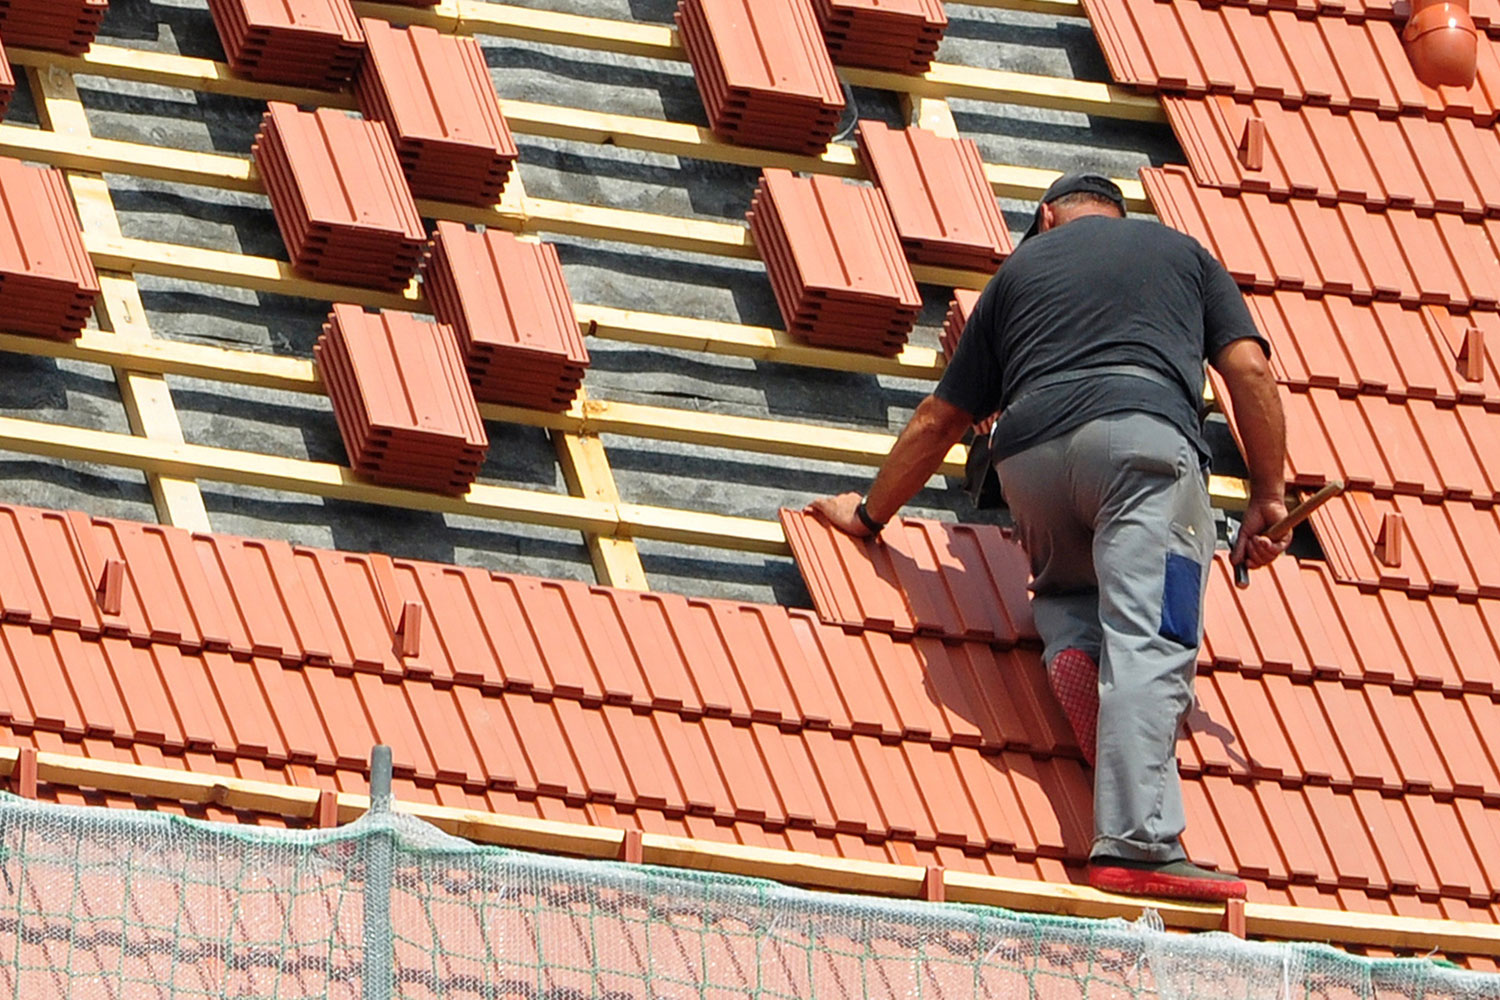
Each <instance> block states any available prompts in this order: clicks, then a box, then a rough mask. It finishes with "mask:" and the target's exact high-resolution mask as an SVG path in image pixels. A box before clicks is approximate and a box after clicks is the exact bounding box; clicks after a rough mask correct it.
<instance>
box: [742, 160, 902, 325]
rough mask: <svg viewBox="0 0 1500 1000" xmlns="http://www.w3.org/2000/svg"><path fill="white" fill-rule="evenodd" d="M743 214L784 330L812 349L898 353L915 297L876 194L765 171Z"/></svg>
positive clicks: (820, 179)
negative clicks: (779, 309)
mask: <svg viewBox="0 0 1500 1000" xmlns="http://www.w3.org/2000/svg"><path fill="white" fill-rule="evenodd" d="M748 218H749V220H750V231H751V232H752V233H753V234H754V236H755V244H756V246H757V247H758V248H759V249H760V255H761V259H762V260H764V261H765V262H766V271H767V272H768V273H769V275H770V278H771V287H772V288H773V289H774V290H775V293H776V304H777V305H778V306H779V307H780V308H781V316H782V319H783V320H784V321H785V322H786V327H787V329H788V330H789V331H791V332H792V333H794V334H796V335H797V336H799V337H801V338H802V339H803V340H805V341H807V342H808V343H809V344H814V345H817V346H820V347H847V348H852V349H854V350H860V351H869V352H872V353H875V354H896V353H899V352H900V350H901V348H902V347H903V346H904V345H905V344H906V338H907V335H908V334H910V333H911V328H912V325H913V324H914V323H915V322H916V319H917V313H918V312H919V311H921V308H922V298H921V296H920V295H919V294H918V293H917V285H916V282H915V281H914V280H913V278H912V274H911V268H909V267H908V266H907V263H906V259H905V257H904V256H903V255H902V252H901V242H900V240H899V239H898V238H897V236H896V229H895V226H894V225H893V224H892V223H891V216H890V212H889V210H888V209H887V208H886V205H885V202H884V201H883V200H882V199H881V197H880V192H878V191H876V190H875V189H874V188H872V187H869V186H867V185H863V184H849V183H845V182H844V181H841V180H839V179H838V178H836V177H828V176H826V175H819V176H815V177H796V176H794V175H793V174H792V173H791V172H790V171H787V170H782V169H779V168H771V169H767V170H766V171H764V173H763V174H762V175H761V181H760V187H759V188H757V189H756V193H755V198H754V199H753V200H752V202H751V208H750V212H749V213H748Z"/></svg>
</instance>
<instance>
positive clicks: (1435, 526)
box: [1311, 492, 1500, 600]
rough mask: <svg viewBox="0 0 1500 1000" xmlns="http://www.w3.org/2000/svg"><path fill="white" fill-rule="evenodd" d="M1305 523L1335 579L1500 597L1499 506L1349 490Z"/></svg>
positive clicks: (1416, 590)
mask: <svg viewBox="0 0 1500 1000" xmlns="http://www.w3.org/2000/svg"><path fill="white" fill-rule="evenodd" d="M1311 521H1312V524H1313V527H1314V529H1315V530H1316V532H1317V535H1318V538H1319V540H1320V541H1321V542H1322V544H1323V550H1324V553H1325V554H1326V556H1327V559H1328V566H1329V569H1330V570H1332V571H1333V574H1334V575H1335V576H1336V577H1337V578H1338V579H1339V580H1340V581H1342V582H1345V583H1353V584H1358V585H1360V586H1362V587H1367V588H1384V587H1390V588H1395V589H1398V590H1404V591H1407V592H1408V593H1411V594H1415V595H1426V594H1455V595H1458V596H1460V597H1463V598H1466V599H1470V600H1472V599H1475V598H1484V599H1490V598H1496V597H1500V508H1494V507H1489V508H1485V507H1479V506H1476V505H1474V504H1469V503H1428V502H1424V501H1422V500H1421V499H1420V498H1418V497H1413V496H1401V495H1397V496H1392V497H1384V498H1382V497H1376V496H1373V495H1372V494H1369V493H1363V492H1351V493H1346V494H1345V495H1344V496H1343V497H1340V498H1339V499H1338V500H1336V501H1333V502H1331V503H1328V504H1325V505H1324V506H1323V507H1322V508H1320V509H1319V510H1318V511H1317V513H1315V514H1313V516H1312V519H1311Z"/></svg>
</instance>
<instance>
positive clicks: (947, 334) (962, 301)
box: [941, 288, 979, 361]
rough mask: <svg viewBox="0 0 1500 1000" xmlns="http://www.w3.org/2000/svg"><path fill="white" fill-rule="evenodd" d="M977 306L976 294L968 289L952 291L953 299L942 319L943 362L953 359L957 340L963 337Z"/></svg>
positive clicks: (956, 348)
mask: <svg viewBox="0 0 1500 1000" xmlns="http://www.w3.org/2000/svg"><path fill="white" fill-rule="evenodd" d="M978 304H979V293H978V292H976V291H973V290H971V289H968V288H955V289H954V290H953V299H952V300H951V301H950V302H949V303H948V313H947V315H946V316H944V317H943V335H942V338H941V343H942V348H943V358H944V359H945V360H950V361H951V360H952V359H953V352H954V351H956V350H958V338H959V337H961V336H963V332H964V327H966V326H968V325H969V317H970V316H971V315H972V314H973V312H974V307H975V306H976V305H978Z"/></svg>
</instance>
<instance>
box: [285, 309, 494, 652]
mask: <svg viewBox="0 0 1500 1000" xmlns="http://www.w3.org/2000/svg"><path fill="white" fill-rule="evenodd" d="M313 354H314V356H315V357H316V359H317V366H318V375H319V377H321V378H322V380H323V384H324V386H325V387H326V388H327V389H328V393H329V395H330V397H332V399H333V412H334V416H335V417H336V418H337V419H338V425H339V435H340V436H341V437H342V438H343V440H344V448H345V450H346V451H347V452H348V454H349V464H350V465H351V466H352V467H353V468H354V469H355V471H357V472H359V473H361V474H362V475H364V476H366V477H368V478H369V479H371V480H372V481H375V482H380V483H386V484H389V485H405V486H415V487H418V488H427V489H434V490H442V491H447V492H459V493H461V492H463V491H465V490H467V489H468V487H469V484H471V483H472V482H473V481H474V479H475V477H476V476H477V475H478V472H479V467H480V465H482V464H483V462H484V456H485V452H486V451H487V450H488V449H489V438H488V437H486V435H485V432H484V424H483V423H482V422H481V420H480V418H479V406H478V404H477V403H475V401H474V393H473V392H472V390H470V388H469V382H468V377H467V374H466V372H465V371H464V363H463V358H462V357H461V356H460V355H459V353H458V344H457V342H456V340H455V338H454V334H453V330H452V328H451V327H449V326H446V325H444V324H442V323H427V322H424V321H422V320H419V319H417V318H416V317H414V316H412V315H411V314H409V313H398V312H381V313H378V314H377V313H368V312H365V311H364V310H363V309H361V308H360V307H359V306H353V305H347V304H339V305H335V306H334V307H333V312H332V313H331V314H330V315H329V317H328V322H327V323H325V324H324V325H323V335H322V336H321V337H319V338H318V342H317V344H316V345H315V346H314V347H313ZM400 611H401V609H400V607H399V606H398V607H395V608H392V609H388V617H389V618H390V619H391V620H392V622H393V623H394V622H395V621H398V620H399V618H400Z"/></svg>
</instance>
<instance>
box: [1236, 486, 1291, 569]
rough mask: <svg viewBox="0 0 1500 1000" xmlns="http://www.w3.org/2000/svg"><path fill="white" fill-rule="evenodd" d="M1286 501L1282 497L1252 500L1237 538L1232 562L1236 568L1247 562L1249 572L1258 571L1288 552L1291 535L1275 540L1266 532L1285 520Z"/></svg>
mask: <svg viewBox="0 0 1500 1000" xmlns="http://www.w3.org/2000/svg"><path fill="white" fill-rule="evenodd" d="M1286 513H1287V511H1286V502H1285V501H1284V500H1281V499H1280V498H1274V499H1266V500H1257V499H1254V498H1251V500H1250V504H1249V506H1247V507H1246V508H1245V519H1244V520H1243V521H1242V522H1241V523H1240V534H1239V537H1238V538H1236V539H1235V542H1234V549H1233V551H1232V552H1231V553H1230V555H1229V561H1230V562H1231V563H1234V564H1235V565H1239V564H1240V563H1244V565H1245V566H1246V567H1247V568H1249V569H1259V568H1260V567H1262V566H1265V565H1266V564H1268V563H1270V562H1271V561H1272V560H1274V559H1275V558H1276V557H1277V556H1279V555H1281V554H1282V553H1283V552H1285V551H1286V547H1287V546H1288V545H1290V544H1291V542H1292V536H1291V533H1290V532H1288V533H1287V536H1286V537H1285V538H1283V539H1281V540H1279V541H1273V540H1272V539H1271V538H1269V537H1268V536H1267V535H1266V534H1265V531H1266V529H1267V528H1269V527H1271V526H1272V525H1273V524H1275V523H1276V522H1277V521H1280V520H1281V519H1282V518H1284V517H1286Z"/></svg>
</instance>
